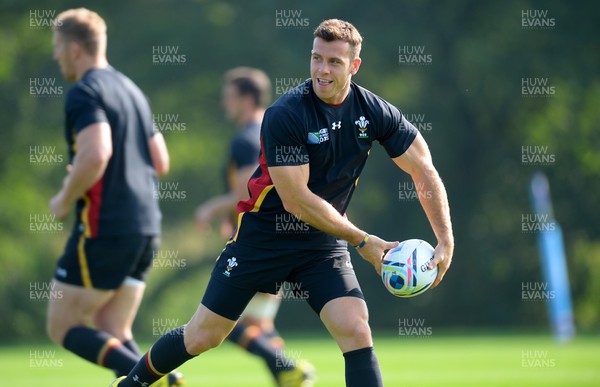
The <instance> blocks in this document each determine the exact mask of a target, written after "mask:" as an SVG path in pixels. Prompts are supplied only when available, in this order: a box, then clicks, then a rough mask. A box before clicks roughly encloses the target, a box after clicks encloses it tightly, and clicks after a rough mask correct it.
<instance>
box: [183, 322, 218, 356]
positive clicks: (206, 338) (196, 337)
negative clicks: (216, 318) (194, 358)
mask: <svg viewBox="0 0 600 387" xmlns="http://www.w3.org/2000/svg"><path fill="white" fill-rule="evenodd" d="M225 337H227V334H223V333H222V332H221V331H220V330H216V329H195V330H193V329H188V327H186V329H185V333H184V344H185V350H186V351H187V353H189V354H190V355H199V354H201V353H202V352H206V351H208V350H210V349H212V348H216V347H218V346H219V345H221V343H222V342H223V340H225Z"/></svg>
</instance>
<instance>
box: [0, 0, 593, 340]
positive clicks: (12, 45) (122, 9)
mask: <svg viewBox="0 0 600 387" xmlns="http://www.w3.org/2000/svg"><path fill="white" fill-rule="evenodd" d="M71 5H72V2H69V1H63V0H60V1H56V2H53V3H52V4H51V5H48V4H46V3H43V2H39V1H36V2H33V3H32V2H29V3H23V2H14V1H13V2H8V3H7V4H5V5H2V12H1V13H0V21H1V22H2V23H0V34H1V38H2V44H0V87H1V88H2V90H3V93H1V94H0V103H1V105H2V106H3V108H2V109H1V110H0V122H2V124H3V129H2V135H3V140H2V141H0V184H1V186H2V189H1V190H0V226H1V227H2V233H1V234H0V243H1V246H2V254H1V255H0V267H1V270H0V293H2V294H3V296H4V297H3V301H2V302H1V303H0V315H2V316H5V317H4V318H2V319H0V328H1V329H0V332H1V333H0V338H21V337H29V338H31V337H39V336H42V335H44V328H43V327H44V322H43V320H44V315H45V307H46V305H45V302H44V301H43V300H35V299H31V297H30V293H29V289H30V286H32V284H33V285H35V284H36V283H38V282H44V281H46V282H47V281H49V279H50V278H51V276H52V271H53V268H54V264H55V260H56V258H57V257H58V256H59V255H60V254H61V251H62V248H63V246H64V243H65V241H66V239H67V237H68V234H69V227H70V222H71V220H69V221H68V222H66V223H65V224H63V225H62V226H61V227H62V230H59V231H57V232H54V233H37V232H32V230H31V228H30V227H31V220H30V217H31V216H35V215H36V214H48V209H47V208H48V205H47V203H48V201H49V199H50V198H51V197H52V195H53V194H54V193H55V192H56V190H57V189H58V187H59V186H60V183H61V179H62V176H63V174H64V168H65V165H66V162H67V160H66V146H65V143H64V139H63V130H64V129H63V121H64V115H63V103H64V95H65V94H66V92H67V90H68V87H69V86H70V85H69V84H68V83H67V82H65V81H64V80H62V77H61V74H60V72H59V70H58V66H57V65H56V63H54V62H53V61H52V45H51V35H52V34H51V31H50V30H49V29H35V28H32V27H31V26H30V21H31V18H32V16H31V12H32V11H35V10H50V11H52V10H55V11H57V12H60V11H62V10H63V9H66V8H68V7H70V6H71ZM88 6H89V7H90V8H92V9H95V10H97V11H98V12H99V13H100V14H101V15H102V16H103V17H104V18H105V19H106V20H107V23H108V28H109V48H108V57H109V61H110V62H111V64H112V65H113V66H114V67H116V68H117V69H119V70H121V71H123V72H124V73H125V74H127V75H129V76H130V77H131V78H132V79H133V80H134V81H135V82H136V83H138V84H139V85H140V86H141V88H142V89H143V90H144V92H145V93H146V94H147V96H148V98H149V99H150V101H151V103H152V106H153V110H154V113H155V114H170V115H176V116H177V122H178V123H179V124H185V125H184V126H185V130H172V131H164V134H165V137H166V140H167V143H168V146H169V150H170V153H171V161H172V172H171V173H170V174H169V175H168V176H166V177H165V178H164V179H163V180H164V181H168V182H175V183H179V186H180V189H181V190H182V191H185V196H186V197H185V199H184V200H181V201H165V202H163V203H162V208H163V213H164V222H163V224H164V229H165V233H164V236H163V249H165V250H170V251H177V252H179V254H180V258H181V259H185V260H186V263H187V264H189V267H188V270H187V271H189V273H187V271H186V270H184V269H174V268H164V267H163V268H155V270H154V272H153V273H152V275H151V276H150V278H149V284H148V296H147V300H149V301H151V302H147V303H144V304H143V305H142V309H141V311H140V316H139V318H138V321H137V322H136V329H137V330H139V332H141V333H143V334H145V335H146V336H149V335H151V334H152V326H151V324H152V320H153V319H155V318H161V317H162V318H164V317H167V316H169V317H174V316H176V317H177V318H179V319H181V322H184V321H185V319H187V318H189V316H190V315H191V313H192V312H193V310H194V308H195V306H196V305H197V303H198V301H199V300H200V298H201V296H202V291H203V289H204V286H205V283H206V278H207V275H208V273H209V271H210V268H211V264H210V262H211V261H213V259H214V257H215V256H216V255H217V254H218V253H219V251H220V249H221V248H222V242H221V240H220V237H219V236H218V233H217V232H216V231H214V232H213V233H210V234H208V235H205V236H200V235H199V234H198V233H197V231H196V230H195V225H194V224H193V212H194V209H195V207H196V205H197V204H199V203H200V202H201V201H203V200H204V199H206V198H208V197H210V196H212V195H215V194H217V193H220V192H223V190H224V185H225V184H224V166H223V162H224V158H225V155H226V153H227V151H228V149H227V142H228V140H229V139H230V138H231V136H232V135H233V131H234V129H233V127H232V124H231V123H229V122H227V121H226V120H225V118H224V117H223V112H222V109H221V107H220V93H221V76H222V73H223V72H224V71H225V70H227V69H229V68H231V67H234V66H238V65H248V66H256V67H260V68H263V69H265V70H266V71H267V73H268V74H269V75H270V77H271V79H272V81H273V83H274V86H276V83H277V80H281V79H304V78H307V77H308V76H309V73H308V68H309V55H308V53H309V51H310V48H311V40H312V35H311V30H312V28H314V27H315V26H316V25H317V24H318V23H319V22H320V21H321V20H322V19H325V18H329V17H340V18H345V19H348V20H350V21H352V22H353V23H354V24H355V25H356V26H357V27H358V28H359V29H360V31H361V32H362V34H363V35H364V38H365V40H364V44H363V50H362V54H361V56H362V58H363V63H362V66H361V69H360V71H359V73H358V75H357V76H356V78H355V80H356V81H357V82H358V83H359V84H361V85H363V86H365V87H366V88H368V89H370V90H372V91H374V92H375V93H378V94H380V95H381V96H382V97H384V98H385V99H387V100H388V101H390V102H392V103H394V104H396V105H397V106H398V107H399V108H400V109H401V110H402V111H403V112H404V113H406V114H407V115H409V116H410V115H412V116H413V117H418V115H423V122H421V124H422V125H423V128H422V129H424V130H422V133H423V135H424V137H425V139H426V140H427V142H428V144H429V146H430V148H431V151H432V154H433V158H434V162H435V164H436V166H437V168H438V170H439V172H440V175H441V176H442V178H443V180H444V182H445V184H446V188H447V190H448V195H449V198H450V203H451V207H452V215H453V224H454V229H455V237H456V252H455V258H454V263H453V265H452V268H451V270H450V272H449V273H448V275H447V276H446V278H445V280H444V283H443V284H442V285H441V286H440V288H438V289H435V290H432V291H431V292H428V293H427V294H425V295H423V296H421V297H418V298H415V299H411V300H398V299H394V298H391V296H389V295H388V294H387V293H385V291H384V290H383V287H382V286H381V284H380V281H379V279H378V278H377V276H376V275H375V274H374V273H373V270H372V268H371V267H370V266H369V265H367V264H365V263H364V262H361V261H360V258H359V257H358V255H353V258H354V262H355V264H354V266H355V268H356V270H357V273H358V276H359V278H360V280H361V283H362V287H363V290H364V292H365V294H366V295H367V298H368V302H369V306H370V311H371V324H372V325H373V326H374V328H377V329H379V328H381V329H383V328H390V329H394V328H395V327H394V324H395V321H397V319H398V316H399V315H401V316H409V317H410V316H414V317H418V318H425V319H426V320H427V321H430V322H431V323H432V324H436V325H437V324H440V325H447V326H476V325H486V326H526V327H542V326H546V325H547V323H546V315H545V305H544V304H543V303H526V302H523V301H522V300H521V296H520V290H521V283H523V282H534V281H542V278H541V273H540V267H539V258H538V253H537V250H536V244H535V235H532V234H525V233H523V232H522V230H521V215H522V214H527V213H531V212H532V210H531V209H530V204H529V200H528V184H529V179H530V178H531V175H532V174H533V173H534V172H536V171H537V170H542V171H544V172H545V173H546V174H547V176H548V177H549V181H550V185H551V189H552V196H553V200H554V211H555V215H556V218H557V220H558V221H559V222H560V223H561V226H562V228H563V230H564V234H565V244H566V249H567V256H568V264H569V268H570V278H571V285H572V289H573V297H574V305H575V312H576V320H577V323H578V325H579V326H580V327H581V328H583V329H593V328H594V327H598V324H599V323H600V312H599V307H598V305H599V304H598V300H597V294H598V289H597V285H594V284H597V283H599V281H600V273H599V272H598V271H597V270H596V269H594V267H597V266H598V264H597V263H598V257H599V256H600V250H599V249H598V240H599V237H600V236H599V233H598V227H597V219H598V217H599V216H600V208H599V204H598V200H597V197H598V193H599V192H600V155H599V153H598V152H597V149H598V146H599V145H600V131H598V123H599V122H600V111H599V110H598V104H599V102H600V78H599V76H598V71H597V69H598V68H600V63H599V62H600V58H599V56H598V55H597V48H596V47H597V44H596V40H597V39H596V38H595V37H596V36H597V35H598V24H597V23H596V20H595V19H594V15H595V12H594V11H595V10H596V9H595V8H597V6H596V5H595V3H593V2H591V3H590V2H581V3H579V2H575V3H569V4H566V3H564V2H559V1H549V2H543V3H539V2H522V1H508V2H476V1H470V0H463V1H458V2H456V1H454V2H443V3H440V2H438V1H433V0H429V1H420V2H412V3H410V4H405V3H401V2H384V1H374V2H369V3H365V2H362V3H361V2H355V4H353V6H348V2H345V1H342V0H333V1H329V2H326V3H323V2H320V3H319V2H313V3H310V4H308V3H305V2H303V3H302V4H299V3H294V2H290V1H284V2H274V1H269V0H264V1H254V2H244V1H240V0H237V1H227V2H223V1H213V0H203V1H180V2H165V1H159V0H152V1H149V2H142V1H139V0H136V1H129V2H92V3H90V4H89V5H88ZM534 9H537V10H542V11H543V10H547V12H548V17H550V18H554V19H555V26H554V27H553V28H550V29H533V30H527V29H523V28H522V26H521V17H522V12H523V10H534ZM278 10H279V11H281V10H297V11H298V10H299V11H301V16H300V17H301V18H308V20H309V24H310V26H309V27H308V28H289V29H286V28H277V26H276V11H278ZM157 46H163V47H164V46H169V47H172V48H176V49H177V50H178V53H179V54H182V55H185V62H184V63H181V64H179V65H169V64H158V63H155V62H154V61H153V49H154V48H155V47H157ZM400 46H411V47H423V48H424V51H425V54H428V55H431V63H430V64H416V65H414V64H413V65H406V64H401V63H399V47H400ZM34 78H45V79H54V80H55V82H56V86H58V87H61V88H62V93H59V94H58V95H53V96H35V95H31V93H30V81H31V79H34ZM524 78H536V79H547V82H548V84H549V86H551V87H553V88H554V90H555V92H554V93H553V94H548V95H538V96H533V97H530V96H524V95H522V80H523V79H524ZM275 97H278V95H277V92H276V94H275ZM417 124H418V123H417ZM427 124H429V125H427ZM417 126H418V125H417ZM180 128H181V127H180ZM36 146H41V147H44V146H45V147H55V148H53V149H54V154H55V155H57V156H62V157H63V159H62V161H61V162H57V163H34V162H32V161H31V159H30V156H31V152H32V151H31V149H32V147H33V148H34V149H35V147H36ZM527 146H538V147H546V148H545V149H546V152H547V153H548V154H550V155H553V156H554V157H555V161H554V162H552V163H550V164H549V165H536V164H531V163H530V164H527V163H523V161H522V152H523V151H522V148H523V147H527ZM406 182H410V178H409V177H408V176H407V175H406V174H404V173H403V172H401V171H399V170H397V168H396V167H395V166H394V165H393V163H391V162H390V161H389V159H388V158H387V156H386V155H385V152H384V151H383V149H382V148H381V147H380V146H378V145H376V146H374V148H373V151H372V154H371V157H370V160H369V163H368V164H367V166H366V168H365V172H364V174H363V176H362V177H361V179H360V184H359V186H358V189H357V191H356V194H355V198H354V201H353V203H352V204H351V206H350V209H349V211H348V213H349V216H350V218H351V219H352V221H354V222H355V223H356V224H357V225H359V226H360V227H362V228H364V229H366V230H368V231H369V232H371V233H373V234H377V235H380V236H382V237H384V238H387V239H390V240H395V239H398V240H402V239H408V238H414V237H418V238H423V239H427V240H429V241H430V242H431V243H433V244H435V238H434V235H433V233H432V231H431V229H430V227H429V225H428V222H427V220H426V219H425V216H424V214H423V211H422V209H421V207H420V205H419V204H418V202H416V201H410V200H402V199H401V198H400V197H399V186H400V185H401V184H402V183H406ZM54 223H56V222H54ZM353 254H354V253H353ZM184 273H185V274H184ZM181 295H184V296H183V297H182V296H181ZM310 313H311V312H310V311H309V309H308V307H306V306H305V305H299V304H298V303H293V302H284V303H283V305H282V313H281V314H280V316H279V318H278V322H279V323H280V324H281V325H282V326H286V327H290V328H315V329H316V327H317V326H318V325H319V322H318V320H317V319H316V318H313V319H310V320H309V321H308V322H305V320H304V317H303V316H305V315H306V314H310ZM390 315H391V316H393V317H392V318H390ZM6 316H10V317H6ZM318 329H322V328H318Z"/></svg>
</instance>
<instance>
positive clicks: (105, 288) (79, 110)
mask: <svg viewBox="0 0 600 387" xmlns="http://www.w3.org/2000/svg"><path fill="white" fill-rule="evenodd" d="M53 45H54V59H55V60H56V61H57V62H58V64H59V66H60V69H61V72H62V73H63V75H64V77H65V79H67V80H69V81H76V83H75V85H74V86H73V87H72V88H71V89H70V90H69V92H68V94H67V97H66V103H65V113H66V125H65V136H66V140H67V143H68V148H69V158H70V165H69V173H68V174H67V176H66V177H65V178H64V180H63V186H62V188H61V190H60V191H59V192H58V193H57V194H56V195H55V196H54V197H53V198H52V200H51V201H50V209H51V211H52V212H53V213H54V214H55V215H56V217H57V218H59V219H64V218H65V217H66V216H67V215H68V213H69V212H70V211H71V209H72V207H73V206H75V214H76V219H75V224H74V228H73V231H72V233H71V236H70V238H69V240H68V242H67V245H66V247H65V251H64V253H63V255H62V257H61V258H60V260H59V261H58V265H57V268H56V271H55V276H54V282H53V286H54V289H55V290H57V292H58V293H57V294H61V297H60V298H56V299H51V300H50V302H49V306H48V317H47V330H48V335H49V336H50V338H51V339H52V340H53V341H54V342H55V343H56V344H58V345H61V346H63V347H64V348H66V349H68V350H69V351H71V352H73V353H75V354H76V355H78V356H80V357H82V358H84V359H86V360H89V361H90V362H92V363H95V364H98V365H100V366H103V367H106V368H108V369H112V370H114V371H115V373H116V374H117V376H119V375H126V374H128V373H129V371H130V370H131V368H133V366H134V365H135V364H136V363H137V361H138V359H139V358H140V357H141V351H140V350H139V348H138V346H137V344H136V342H135V341H134V339H133V334H132V332H131V326H132V324H133V320H134V318H135V315H136V313H137V310H138V307H139V305H140V302H141V301H142V297H143V293H144V288H145V283H144V280H145V278H146V275H147V272H148V270H149V267H150V264H151V263H152V258H153V251H155V250H156V249H158V243H159V237H160V221H161V213H160V209H159V205H158V201H157V198H156V195H155V193H154V190H155V189H156V184H157V175H162V174H165V173H167V171H168V170H169V154H168V151H167V147H166V145H165V142H164V139H163V136H162V135H161V134H160V133H158V132H156V130H155V129H154V127H153V123H152V112H151V110H150V106H149V104H148V101H147V100H146V98H145V96H144V95H143V93H142V91H141V90H140V89H139V88H138V87H137V86H136V85H135V84H134V83H133V82H132V81H131V80H130V79H129V78H127V77H126V76H124V75H123V74H121V73H120V72H118V71H117V70H115V69H114V68H112V67H111V66H110V65H109V64H108V62H107V59H106V24H105V22H104V20H103V19H102V18H101V17H100V16H99V15H98V14H96V13H95V12H92V11H89V10H87V9H84V8H79V9H71V10H67V11H65V12H63V13H61V14H59V15H58V16H57V17H56V19H55V21H54V36H53ZM181 382H182V380H181V375H180V374H178V373H172V374H169V375H167V376H166V377H164V378H162V379H161V381H160V382H158V383H157V384H155V386H176V385H180V383H181Z"/></svg>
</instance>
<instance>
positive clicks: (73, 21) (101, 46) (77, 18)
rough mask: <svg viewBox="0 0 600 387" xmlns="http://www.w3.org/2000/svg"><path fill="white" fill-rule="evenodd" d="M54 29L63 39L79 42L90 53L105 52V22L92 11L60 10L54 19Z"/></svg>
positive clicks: (77, 9)
mask: <svg viewBox="0 0 600 387" xmlns="http://www.w3.org/2000/svg"><path fill="white" fill-rule="evenodd" d="M54 30H55V31H57V32H58V33H59V34H60V36H61V37H62V38H63V39H65V40H67V41H71V42H77V43H79V44H81V46H82V47H83V49H84V51H85V52H86V53H88V54H90V55H93V56H96V55H105V54H106V23H105V22H104V19H102V18H101V17H100V15H98V14H97V13H96V12H94V11H90V10H89V9H86V8H74V9H68V10H66V11H64V12H61V13H60V14H59V15H58V16H56V18H55V19H54Z"/></svg>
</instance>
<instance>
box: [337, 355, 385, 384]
mask: <svg viewBox="0 0 600 387" xmlns="http://www.w3.org/2000/svg"><path fill="white" fill-rule="evenodd" d="M344 359H345V362H346V387H381V386H383V380H382V379H381V371H380V369H379V362H378V361H377V356H375V351H374V350H373V347H368V348H362V349H357V350H355V351H350V352H346V353H344Z"/></svg>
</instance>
